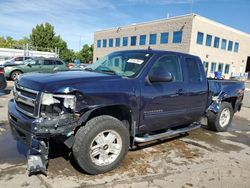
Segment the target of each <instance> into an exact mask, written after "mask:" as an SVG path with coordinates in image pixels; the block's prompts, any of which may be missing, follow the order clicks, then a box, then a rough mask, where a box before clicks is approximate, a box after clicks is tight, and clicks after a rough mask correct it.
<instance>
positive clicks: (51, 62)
mask: <svg viewBox="0 0 250 188" xmlns="http://www.w3.org/2000/svg"><path fill="white" fill-rule="evenodd" d="M43 64H44V65H54V62H53V61H52V60H47V59H45V60H44V61H43Z"/></svg>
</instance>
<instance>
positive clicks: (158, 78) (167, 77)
mask: <svg viewBox="0 0 250 188" xmlns="http://www.w3.org/2000/svg"><path fill="white" fill-rule="evenodd" d="M149 80H150V82H171V81H172V80H173V76H172V74H171V73H170V72H161V71H160V72H159V73H158V74H156V73H155V74H151V75H149Z"/></svg>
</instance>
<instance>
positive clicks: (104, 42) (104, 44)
mask: <svg viewBox="0 0 250 188" xmlns="http://www.w3.org/2000/svg"><path fill="white" fill-rule="evenodd" d="M102 47H103V48H106V47H107V39H103V40H102Z"/></svg>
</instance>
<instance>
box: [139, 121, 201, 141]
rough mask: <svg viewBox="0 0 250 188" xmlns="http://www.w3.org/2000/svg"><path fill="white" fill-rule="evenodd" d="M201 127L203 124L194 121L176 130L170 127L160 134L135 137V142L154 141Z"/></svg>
mask: <svg viewBox="0 0 250 188" xmlns="http://www.w3.org/2000/svg"><path fill="white" fill-rule="evenodd" d="M200 127H201V124H199V123H193V124H191V125H189V126H188V127H184V128H180V129H176V130H171V129H169V130H167V131H166V132H164V133H160V134H154V135H145V136H143V137H135V138H134V142H139V143H143V142H150V141H153V140H158V139H162V138H166V137H170V136H174V135H178V134H181V133H185V132H188V131H192V130H194V129H198V128H200Z"/></svg>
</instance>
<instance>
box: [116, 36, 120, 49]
mask: <svg viewBox="0 0 250 188" xmlns="http://www.w3.org/2000/svg"><path fill="white" fill-rule="evenodd" d="M120 44H121V39H120V38H116V39H115V46H116V47H119V46H120Z"/></svg>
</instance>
